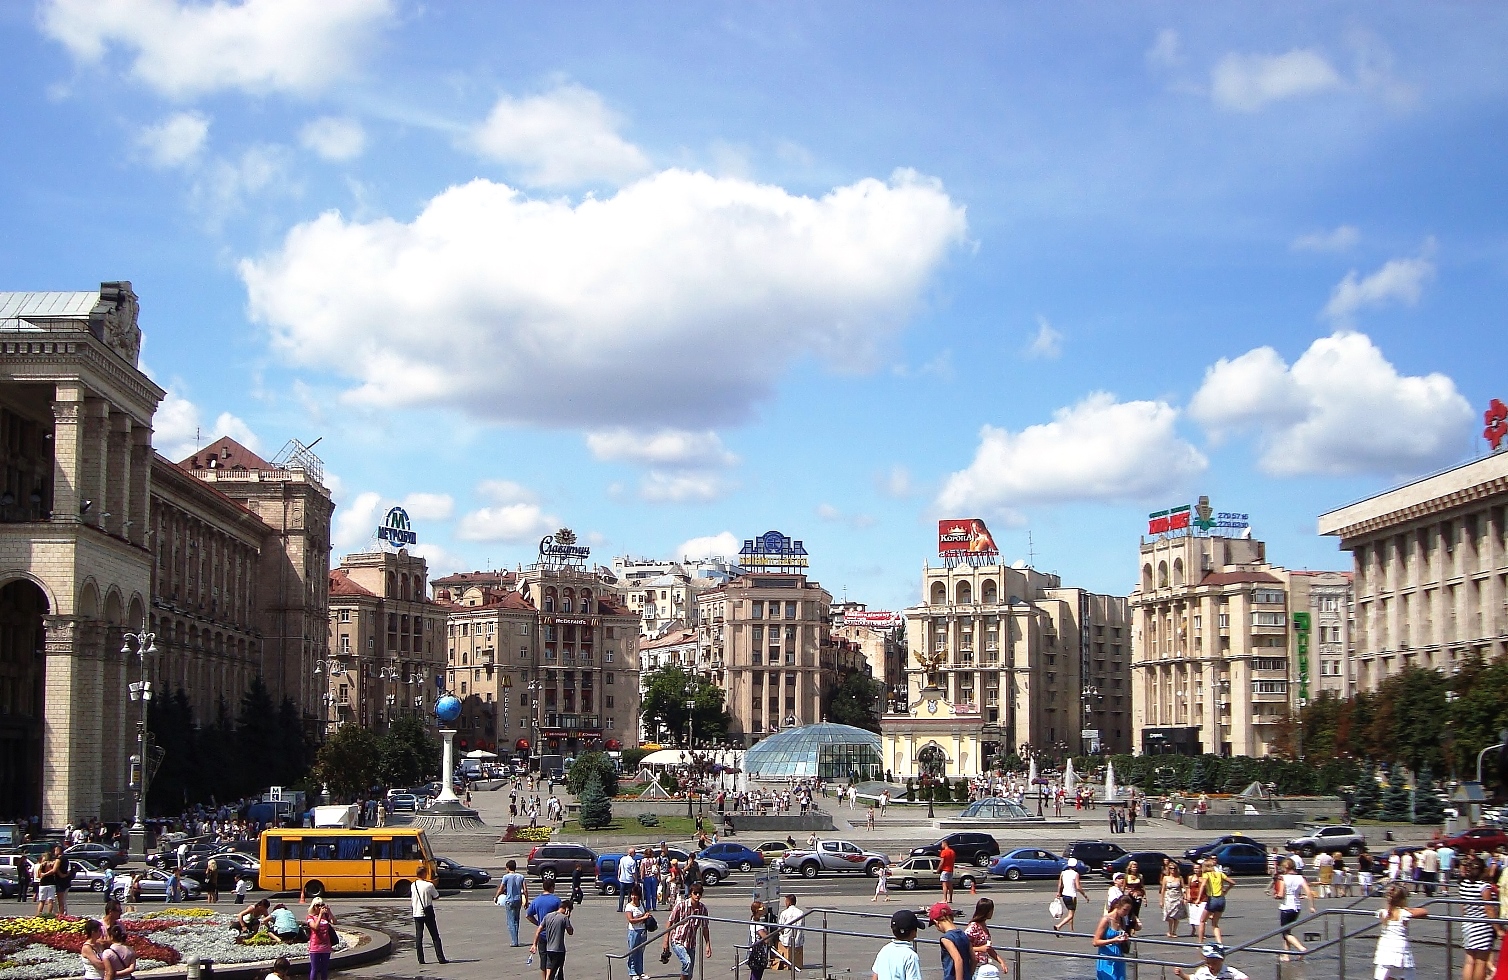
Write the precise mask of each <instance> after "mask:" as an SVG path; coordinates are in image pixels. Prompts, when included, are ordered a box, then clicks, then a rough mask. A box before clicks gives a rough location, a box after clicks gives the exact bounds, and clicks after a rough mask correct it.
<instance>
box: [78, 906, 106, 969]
mask: <svg viewBox="0 0 1508 980" xmlns="http://www.w3.org/2000/svg"><path fill="white" fill-rule="evenodd" d="M109 948H110V937H109V936H107V935H105V925H104V923H102V922H100V920H98V919H89V920H87V921H86V922H85V923H84V945H83V946H81V947H79V954H80V955H81V956H83V958H84V980H115V965H114V964H113V963H112V962H111V961H110V957H108V956H106V955H105V951H106V950H108V949H109Z"/></svg>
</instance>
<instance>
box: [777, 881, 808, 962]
mask: <svg viewBox="0 0 1508 980" xmlns="http://www.w3.org/2000/svg"><path fill="white" fill-rule="evenodd" d="M782 900H783V901H784V902H785V907H784V908H782V909H781V910H780V926H781V929H780V955H781V956H783V957H784V958H785V961H786V962H785V964H783V965H782V966H783V967H784V966H786V965H788V966H789V968H790V969H792V970H799V969H801V968H802V967H804V966H806V930H805V929H802V928H801V920H802V919H804V918H806V910H805V909H803V908H802V907H801V906H799V905H797V904H796V896H795V894H794V893H791V894H787V895H784V896H782Z"/></svg>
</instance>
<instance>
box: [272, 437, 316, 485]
mask: <svg viewBox="0 0 1508 980" xmlns="http://www.w3.org/2000/svg"><path fill="white" fill-rule="evenodd" d="M321 439H324V436H320V437H319V439H315V440H314V441H313V442H311V443H309V444H308V445H307V446H306V445H304V444H303V443H302V442H299V441H298V440H297V439H289V440H288V441H287V442H285V443H283V448H282V449H279V450H278V454H277V455H276V456H274V457H272V465H273V466H275V467H278V468H279V469H287V470H303V471H304V472H305V473H307V474H309V476H311V477H313V478H314V479H315V480H316V481H318V482H319V483H324V482H325V462H324V460H322V459H320V458H319V457H318V456H316V455H314V447H315V446H317V445H319V443H320V440H321Z"/></svg>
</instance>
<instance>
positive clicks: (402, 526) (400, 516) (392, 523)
mask: <svg viewBox="0 0 1508 980" xmlns="http://www.w3.org/2000/svg"><path fill="white" fill-rule="evenodd" d="M377 540H379V541H386V542H388V543H389V544H391V545H392V546H393V547H395V548H401V547H403V546H404V545H406V544H418V543H419V535H417V534H415V533H414V531H413V529H412V528H411V527H409V523H408V511H406V510H404V509H403V508H402V507H394V508H393V509H392V510H390V511H388V512H387V518H386V519H385V520H384V521H383V522H382V526H381V527H379V528H378V529H377Z"/></svg>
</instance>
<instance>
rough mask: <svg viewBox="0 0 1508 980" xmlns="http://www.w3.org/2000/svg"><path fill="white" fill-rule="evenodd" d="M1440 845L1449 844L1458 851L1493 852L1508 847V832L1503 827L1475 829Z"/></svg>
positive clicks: (1448, 838)
mask: <svg viewBox="0 0 1508 980" xmlns="http://www.w3.org/2000/svg"><path fill="white" fill-rule="evenodd" d="M1440 843H1442V844H1449V845H1450V846H1451V847H1453V848H1455V849H1456V850H1458V851H1491V850H1494V849H1495V848H1499V847H1508V831H1505V830H1503V829H1502V828H1501V827H1473V828H1471V829H1470V830H1467V831H1464V832H1462V833H1459V834H1456V835H1455V836H1454V837H1447V838H1445V839H1444V840H1443V841H1441V842H1440Z"/></svg>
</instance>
